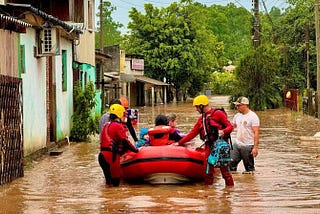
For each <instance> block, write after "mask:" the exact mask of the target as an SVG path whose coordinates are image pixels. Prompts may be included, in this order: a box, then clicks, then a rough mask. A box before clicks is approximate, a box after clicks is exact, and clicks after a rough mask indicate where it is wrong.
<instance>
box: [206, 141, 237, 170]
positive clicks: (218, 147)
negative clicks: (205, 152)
mask: <svg viewBox="0 0 320 214" xmlns="http://www.w3.org/2000/svg"><path fill="white" fill-rule="evenodd" d="M207 161H208V164H207V169H206V173H208V171H209V164H210V165H212V166H214V167H224V166H227V165H228V164H229V162H230V161H231V157H230V144H229V143H227V142H226V141H225V140H224V139H222V138H220V137H219V138H218V139H217V140H216V141H214V143H213V144H212V145H211V146H210V155H209V156H208V159H207Z"/></svg>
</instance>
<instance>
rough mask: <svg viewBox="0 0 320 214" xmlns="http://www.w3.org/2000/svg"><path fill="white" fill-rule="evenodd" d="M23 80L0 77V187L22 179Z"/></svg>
mask: <svg viewBox="0 0 320 214" xmlns="http://www.w3.org/2000/svg"><path fill="white" fill-rule="evenodd" d="M22 128H23V127H22V80H21V79H20V78H16V77H10V76H5V75H0V185H1V184H4V183H8V182H11V181H12V180H14V179H16V178H18V177H22V176H23V174H24V171H23V131H22V130H23V129H22Z"/></svg>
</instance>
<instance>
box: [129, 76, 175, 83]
mask: <svg viewBox="0 0 320 214" xmlns="http://www.w3.org/2000/svg"><path fill="white" fill-rule="evenodd" d="M134 77H135V78H136V81H140V82H145V83H150V84H153V85H158V86H169V85H170V84H168V83H165V82H161V81H159V80H156V79H152V78H149V77H146V76H142V75H134Z"/></svg>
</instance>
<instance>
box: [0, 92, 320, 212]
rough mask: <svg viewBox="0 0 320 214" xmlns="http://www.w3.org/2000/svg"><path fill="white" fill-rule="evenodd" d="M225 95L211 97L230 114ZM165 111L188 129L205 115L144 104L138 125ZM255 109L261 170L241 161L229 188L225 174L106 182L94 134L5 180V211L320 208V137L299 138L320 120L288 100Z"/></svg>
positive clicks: (0, 193) (1, 194) (0, 194)
mask: <svg viewBox="0 0 320 214" xmlns="http://www.w3.org/2000/svg"><path fill="white" fill-rule="evenodd" d="M226 100H227V99H226V97H213V98H212V99H211V101H212V102H211V104H212V105H213V106H215V107H221V106H224V107H225V108H226V110H227V112H228V114H229V118H230V119H231V118H232V116H233V115H234V113H235V112H234V110H230V109H229V108H228V106H227V104H226ZM159 113H163V114H168V113H176V115H177V116H178V128H179V129H180V130H181V131H182V132H187V131H189V130H190V129H191V128H192V127H193V125H194V123H195V121H196V118H197V117H198V116H199V115H198V114H197V112H196V111H195V109H194V108H193V107H192V104H191V103H183V104H168V105H158V106H154V107H143V108H139V122H138V124H137V126H136V130H137V132H138V130H139V129H140V128H141V127H151V126H153V124H154V118H155V116H156V115H157V114H159ZM257 114H258V115H259V117H260V120H261V131H260V149H259V155H258V157H257V158H256V171H255V173H254V174H253V175H244V174H241V172H242V170H243V166H242V163H240V165H239V169H238V171H239V172H237V173H235V174H233V177H234V180H235V186H234V187H233V188H225V186H224V181H223V179H221V176H220V175H219V174H218V175H217V176H216V179H215V184H214V185H212V186H209V187H208V186H204V185H203V184H202V183H194V184H186V185H151V184H129V183H126V182H124V181H122V182H121V185H120V187H118V188H106V186H105V181H104V177H103V174H102V171H101V169H100V167H99V164H98V162H97V156H98V152H99V143H98V141H97V138H93V142H91V143H77V144H71V145H70V146H66V147H65V148H64V152H63V153H62V154H61V155H59V156H47V157H45V158H44V159H42V160H39V161H34V162H33V163H32V167H31V168H28V169H26V170H25V176H24V177H23V178H19V179H17V180H14V181H13V182H11V183H9V184H5V185H2V186H0V198H1V202H0V203H1V206H0V213H32V214H34V213H277V214H278V213H286V214H287V213H320V194H319V192H320V180H319V175H320V158H319V153H320V148H319V144H320V141H319V142H304V141H301V140H300V136H312V135H314V134H315V133H316V132H319V131H320V122H319V120H318V119H315V118H313V117H309V116H305V115H302V114H300V113H296V112H291V111H290V110H289V109H285V108H281V109H276V110H267V111H263V112H257ZM234 134H235V133H233V136H234ZM196 141H197V143H199V144H201V142H199V139H196Z"/></svg>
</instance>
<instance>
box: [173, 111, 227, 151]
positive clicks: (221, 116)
mask: <svg viewBox="0 0 320 214" xmlns="http://www.w3.org/2000/svg"><path fill="white" fill-rule="evenodd" d="M213 111H214V108H211V109H210V110H209V111H207V112H206V113H205V117H210V118H211V119H212V120H213V123H214V125H215V126H216V127H217V128H218V130H223V132H224V134H230V133H231V132H232V131H233V126H232V124H231V123H230V121H229V120H228V117H227V115H226V114H225V113H224V112H223V111H215V112H214V113H213ZM223 127H224V128H223ZM198 134H200V138H201V139H204V136H205V132H204V129H203V122H202V115H201V116H200V117H199V118H198V120H197V122H196V124H195V125H194V127H193V128H192V130H191V131H190V132H189V133H188V134H187V135H186V136H184V137H183V138H182V139H181V140H179V145H180V146H181V145H183V144H184V143H186V142H189V141H190V140H192V139H193V138H195V137H196V136H197V135H198Z"/></svg>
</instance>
